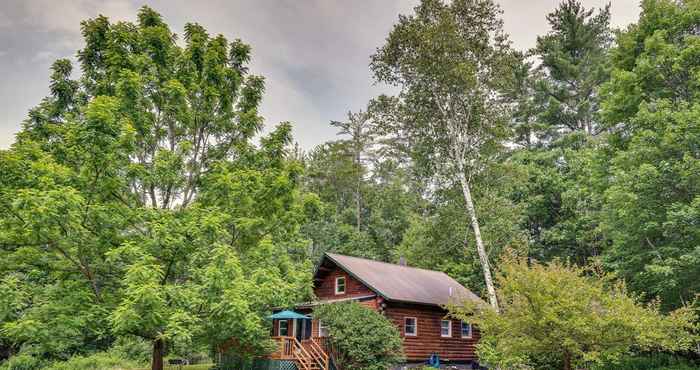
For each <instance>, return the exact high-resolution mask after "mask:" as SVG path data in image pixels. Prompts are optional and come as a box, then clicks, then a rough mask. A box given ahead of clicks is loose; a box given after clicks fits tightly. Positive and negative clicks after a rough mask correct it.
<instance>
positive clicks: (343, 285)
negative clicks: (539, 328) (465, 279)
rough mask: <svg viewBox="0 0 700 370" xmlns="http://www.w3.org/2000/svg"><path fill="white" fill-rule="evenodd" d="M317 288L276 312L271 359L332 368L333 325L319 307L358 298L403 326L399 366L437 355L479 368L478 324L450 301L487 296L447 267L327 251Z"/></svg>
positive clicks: (310, 368) (311, 368) (311, 369)
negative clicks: (317, 312) (457, 314)
mask: <svg viewBox="0 0 700 370" xmlns="http://www.w3.org/2000/svg"><path fill="white" fill-rule="evenodd" d="M314 293H315V296H316V300H315V301H313V302H308V303H303V304H299V305H297V306H296V307H295V308H294V310H293V311H291V310H286V311H279V312H277V313H275V314H274V315H272V316H271V318H272V320H273V328H272V336H273V338H274V339H275V340H276V341H277V343H278V349H277V350H276V352H275V353H273V354H272V355H271V357H270V358H271V359H275V360H280V361H287V362H293V363H294V365H296V368H297V369H299V370H316V369H320V370H327V369H329V368H331V366H332V362H333V361H332V357H333V356H332V350H331V348H330V346H329V343H328V329H327V327H325V326H324V325H323V323H322V322H319V320H317V319H314V317H313V310H314V307H316V306H318V305H322V304H329V303H334V302H344V301H356V302H359V303H360V304H362V305H365V306H367V307H369V308H371V309H373V310H376V311H378V312H379V313H381V314H382V315H384V316H385V317H386V318H387V319H389V320H390V321H391V322H392V323H393V324H394V325H396V327H397V328H398V329H399V332H400V334H401V337H402V340H403V350H404V355H405V358H406V364H402V365H401V366H400V367H398V368H399V369H404V368H410V367H418V366H422V365H425V364H426V363H427V362H428V360H429V359H430V358H431V356H433V357H434V356H435V355H436V356H438V357H439V359H440V362H441V364H442V365H449V366H451V368H464V369H467V368H469V369H471V368H473V367H474V368H478V363H477V358H476V355H475V348H474V347H475V345H476V343H477V342H478V341H479V335H480V333H479V330H478V328H476V327H473V326H472V325H471V323H469V322H462V321H459V320H455V319H452V318H450V317H449V315H448V312H447V311H446V310H445V309H444V307H445V305H447V304H450V303H459V302H463V301H464V300H471V301H475V302H477V303H478V304H485V302H484V301H483V300H481V298H479V297H478V296H477V295H475V294H474V293H472V292H471V291H470V290H469V289H467V288H465V287H464V286H462V285H461V284H459V283H458V282H457V281H456V280H454V279H452V278H451V277H449V276H448V275H447V274H445V273H443V272H439V271H432V270H425V269H419V268H413V267H408V266H406V265H404V264H391V263H385V262H378V261H373V260H369V259H364V258H358V257H350V256H344V255H340V254H334V253H326V254H325V255H324V256H323V257H322V259H321V261H320V263H319V265H318V267H317V268H316V271H315V274H314Z"/></svg>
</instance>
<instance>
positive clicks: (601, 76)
mask: <svg viewBox="0 0 700 370" xmlns="http://www.w3.org/2000/svg"><path fill="white" fill-rule="evenodd" d="M547 21H548V22H549V24H550V26H551V28H552V30H551V31H550V32H549V33H548V34H547V35H544V36H540V37H538V38H537V46H536V47H535V48H534V49H533V50H532V54H534V55H535V56H537V57H538V58H539V59H540V64H539V65H538V67H537V70H538V72H540V73H542V75H543V78H541V79H539V81H538V83H537V85H536V91H537V94H536V97H537V100H538V101H539V104H540V106H541V107H540V109H541V113H540V116H539V119H540V121H541V123H543V124H544V131H543V132H541V133H540V135H541V139H543V140H544V141H546V142H551V141H552V140H556V139H557V138H559V137H561V135H564V134H568V133H572V132H583V133H586V134H588V135H595V134H597V133H599V132H600V129H601V128H600V124H599V122H598V118H597V112H598V109H599V104H600V103H599V100H600V99H599V92H598V88H599V87H600V85H601V84H602V83H603V82H605V81H607V79H608V74H609V72H608V68H607V65H606V64H607V60H608V59H607V54H608V50H609V48H610V45H611V43H612V31H611V29H610V5H609V4H608V5H607V6H606V7H605V8H603V9H600V10H599V11H598V12H597V13H595V10H594V9H585V8H584V7H583V5H582V4H581V2H580V1H579V0H565V1H564V2H562V3H561V4H560V5H559V6H558V7H557V9H556V10H554V11H553V12H552V13H550V14H548V15H547Z"/></svg>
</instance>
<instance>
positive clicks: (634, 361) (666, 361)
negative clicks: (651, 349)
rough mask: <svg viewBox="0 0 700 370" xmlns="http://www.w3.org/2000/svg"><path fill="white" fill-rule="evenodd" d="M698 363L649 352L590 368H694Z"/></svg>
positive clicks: (689, 369)
mask: <svg viewBox="0 0 700 370" xmlns="http://www.w3.org/2000/svg"><path fill="white" fill-rule="evenodd" d="M699 368H700V364H699V363H693V362H692V361H690V360H687V359H685V358H682V357H677V356H673V355H667V354H649V355H645V356H644V355H637V356H626V357H623V358H622V359H621V360H620V361H618V362H617V363H614V364H613V363H611V364H602V365H598V366H593V367H592V368H591V370H612V369H615V370H694V369H699Z"/></svg>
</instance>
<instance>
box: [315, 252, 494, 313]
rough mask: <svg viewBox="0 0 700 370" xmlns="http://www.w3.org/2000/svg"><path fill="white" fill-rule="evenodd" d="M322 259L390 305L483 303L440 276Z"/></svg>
mask: <svg viewBox="0 0 700 370" xmlns="http://www.w3.org/2000/svg"><path fill="white" fill-rule="evenodd" d="M324 258H327V259H329V260H330V261H332V262H334V263H335V264H336V265H338V267H340V268H342V269H343V270H345V271H346V272H347V273H348V274H350V275H352V276H354V277H355V278H356V279H358V280H360V281H361V282H362V283H364V284H365V285H367V287H368V288H370V289H372V290H373V291H375V292H376V293H377V294H379V295H380V296H382V297H384V298H385V299H387V300H390V301H399V302H410V303H421V304H430V305H439V306H442V305H447V304H449V303H459V302H460V301H464V300H470V301H476V302H478V303H480V304H482V303H483V304H485V302H484V301H483V300H482V299H481V298H479V297H478V296H477V295H476V294H474V293H472V292H471V291H470V290H469V289H467V288H465V287H464V286H462V285H461V284H460V283H458V282H457V281H456V280H455V279H453V278H451V277H449V276H447V274H445V273H444V272H440V271H432V270H424V269H419V268H415V267H408V266H402V265H395V264H392V263H386V262H379V261H373V260H368V259H365V258H358V257H350V256H344V255H341V254H335V253H326V254H325V256H324Z"/></svg>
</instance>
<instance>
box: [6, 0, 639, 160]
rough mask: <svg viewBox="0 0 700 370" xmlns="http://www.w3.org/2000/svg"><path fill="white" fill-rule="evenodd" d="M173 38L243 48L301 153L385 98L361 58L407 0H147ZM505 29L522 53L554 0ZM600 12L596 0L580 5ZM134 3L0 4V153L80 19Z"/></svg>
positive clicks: (272, 117) (511, 7)
mask: <svg viewBox="0 0 700 370" xmlns="http://www.w3.org/2000/svg"><path fill="white" fill-rule="evenodd" d="M145 3H147V4H148V5H150V6H151V7H153V8H154V9H156V10H158V11H159V12H161V13H162V14H163V16H164V18H165V19H166V21H167V22H168V23H169V24H170V26H171V27H172V29H173V30H174V31H175V32H178V33H181V32H182V28H183V26H184V24H185V22H190V21H194V22H198V23H200V24H202V25H203V26H204V27H205V28H206V29H207V30H208V31H209V32H210V33H212V34H218V33H221V34H223V35H225V36H226V37H227V38H229V39H233V38H241V39H243V40H244V41H245V42H247V43H249V44H251V45H252V47H253V62H252V70H253V72H254V73H256V74H261V75H263V76H265V78H266V81H267V82H266V88H267V93H266V94H265V98H264V101H263V104H262V114H263V115H264V116H265V118H266V123H267V124H268V127H271V126H273V125H274V124H276V123H278V122H280V121H291V122H293V123H294V127H295V133H294V134H295V139H296V140H297V141H299V142H300V143H301V145H302V146H303V147H304V148H310V147H312V146H314V145H317V144H319V143H322V142H323V141H326V140H328V139H331V138H333V137H334V136H335V131H334V130H333V129H332V128H331V127H330V126H329V125H328V122H329V121H330V120H339V119H343V118H344V117H345V114H346V112H347V111H348V110H358V109H362V108H364V107H365V105H366V103H367V101H368V100H369V99H370V98H372V97H373V96H376V95H377V94H379V93H381V92H384V91H387V89H388V88H387V87H386V86H375V85H373V80H372V77H371V74H370V72H369V68H368V62H369V55H371V54H372V53H373V52H374V50H375V49H376V48H377V47H378V46H380V45H381V44H382V42H383V40H384V39H385V38H386V35H387V34H388V32H389V30H390V29H391V27H392V25H393V24H394V22H395V21H396V19H397V17H398V14H400V13H403V14H406V13H408V12H410V11H411V8H412V7H413V6H414V5H415V3H416V1H415V0H410V1H409V0H383V1H370V0H356V1H326V0H305V1H298V0H279V1H273V0H236V1H232V0H212V1H206V2H204V1H199V2H192V1H185V0H153V1H146V2H145ZM500 3H501V5H502V7H503V9H504V15H503V17H504V21H505V28H506V31H507V32H508V33H509V34H510V35H511V39H512V40H513V43H514V45H515V47H517V48H519V49H526V48H529V47H532V46H533V45H534V43H535V40H536V37H537V35H540V34H543V33H545V32H547V30H548V28H549V27H548V25H547V23H546V21H545V14H546V13H548V12H549V11H551V9H553V8H554V7H556V5H557V4H558V0H538V1H524V0H503V1H500ZM584 3H585V4H586V6H588V7H600V6H603V5H604V4H606V3H607V1H604V0H585V1H584ZM141 5H143V2H140V1H139V2H136V1H132V0H107V1H88V0H74V1H49V0H24V1H23V0H9V1H7V0H6V1H3V2H2V4H0V72H2V76H3V82H2V84H1V85H0V101H2V109H0V148H6V147H8V146H9V145H10V144H11V143H12V142H13V141H14V134H15V133H16V132H17V131H18V130H19V129H20V126H21V122H22V120H23V119H24V118H25V117H26V114H27V111H28V110H29V109H30V108H31V107H32V106H34V105H36V104H37V103H38V102H39V101H40V100H41V98H42V97H44V96H45V95H46V94H47V93H48V80H49V66H50V65H51V63H52V62H53V60H55V59H56V58H60V57H63V58H65V57H70V58H74V56H75V52H76V51H77V49H79V48H80V47H81V44H82V40H81V36H80V21H81V20H83V19H86V18H90V17H94V16H96V15H98V14H104V15H106V16H109V17H110V18H111V19H113V20H134V18H135V15H136V11H137V9H138V8H139V7H140V6H141ZM638 12H639V8H638V5H637V1H636V0H615V1H614V2H613V4H612V13H613V24H614V25H615V26H623V25H625V24H628V23H630V22H633V21H635V20H636V18H637V14H638Z"/></svg>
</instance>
